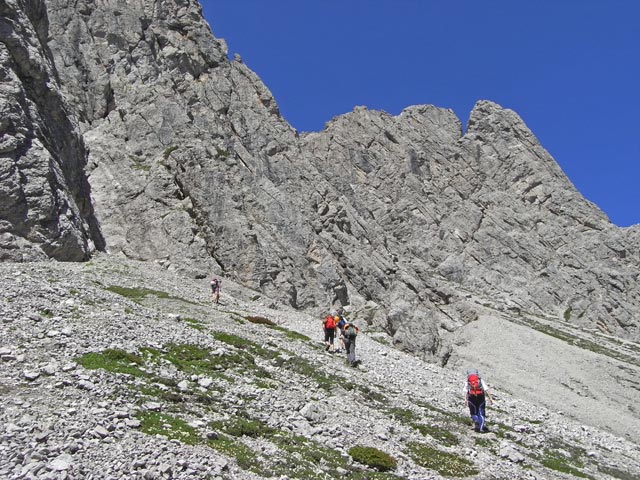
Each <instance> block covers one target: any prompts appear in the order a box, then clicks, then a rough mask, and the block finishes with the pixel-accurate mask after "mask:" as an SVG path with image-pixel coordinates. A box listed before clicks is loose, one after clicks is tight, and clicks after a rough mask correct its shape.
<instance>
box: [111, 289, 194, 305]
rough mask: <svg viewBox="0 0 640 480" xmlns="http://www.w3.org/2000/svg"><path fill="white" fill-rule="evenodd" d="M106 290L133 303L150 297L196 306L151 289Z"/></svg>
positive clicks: (182, 299)
mask: <svg viewBox="0 0 640 480" xmlns="http://www.w3.org/2000/svg"><path fill="white" fill-rule="evenodd" d="M107 290H109V291H110V292H113V293H117V294H118V295H122V296H123V297H125V298H128V299H130V300H133V301H134V302H140V301H141V300H143V299H144V298H145V297H147V296H149V295H152V296H155V297H158V298H163V299H169V300H179V301H181V302H185V303H190V304H193V305H197V303H195V302H191V301H189V300H185V299H184V298H179V297H173V296H171V295H169V294H168V293H166V292H161V291H159V290H153V289H151V288H138V287H136V288H129V287H120V286H117V285H111V286H109V287H107Z"/></svg>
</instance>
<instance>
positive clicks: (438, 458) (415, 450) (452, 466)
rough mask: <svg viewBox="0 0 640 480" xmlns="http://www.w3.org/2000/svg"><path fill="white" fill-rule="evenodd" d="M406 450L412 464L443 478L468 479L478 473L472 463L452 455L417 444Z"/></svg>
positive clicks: (412, 444)
mask: <svg viewBox="0 0 640 480" xmlns="http://www.w3.org/2000/svg"><path fill="white" fill-rule="evenodd" d="M408 448H409V455H410V456H411V458H413V461H414V462H416V463H417V464H418V465H421V466H423V467H425V468H428V469H429V470H434V471H436V472H438V473H439V474H440V475H443V476H445V477H469V476H472V475H477V474H478V473H479V472H478V470H477V469H476V468H475V467H474V465H473V463H471V462H470V461H469V460H467V459H466V458H463V457H460V456H458V455H456V454H454V453H448V452H443V451H442V450H438V449H435V448H432V447H430V446H428V445H425V444H423V443H417V442H412V443H410V444H409V446H408Z"/></svg>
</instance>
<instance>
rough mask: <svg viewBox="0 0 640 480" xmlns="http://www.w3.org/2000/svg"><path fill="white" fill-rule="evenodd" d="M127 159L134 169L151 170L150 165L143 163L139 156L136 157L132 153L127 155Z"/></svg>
mask: <svg viewBox="0 0 640 480" xmlns="http://www.w3.org/2000/svg"><path fill="white" fill-rule="evenodd" d="M129 159H130V160H131V162H132V163H133V165H132V167H131V168H133V169H134V170H143V171H145V172H148V171H149V170H151V166H149V165H145V163H144V160H142V159H141V158H138V157H136V156H134V155H129Z"/></svg>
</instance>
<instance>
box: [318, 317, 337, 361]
mask: <svg viewBox="0 0 640 480" xmlns="http://www.w3.org/2000/svg"><path fill="white" fill-rule="evenodd" d="M335 317H337V313H335V312H331V314H330V315H327V316H326V317H324V319H323V320H322V328H323V330H324V345H325V348H324V349H325V350H326V351H328V352H329V353H333V352H334V351H335V349H334V346H333V341H334V339H335V336H336V321H335Z"/></svg>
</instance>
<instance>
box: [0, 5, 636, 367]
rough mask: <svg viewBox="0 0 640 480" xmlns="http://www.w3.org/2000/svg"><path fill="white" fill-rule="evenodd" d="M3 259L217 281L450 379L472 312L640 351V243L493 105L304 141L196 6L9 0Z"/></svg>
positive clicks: (418, 109) (351, 124)
mask: <svg viewBox="0 0 640 480" xmlns="http://www.w3.org/2000/svg"><path fill="white" fill-rule="evenodd" d="M0 5H1V7H0V8H2V12H3V15H2V55H3V61H2V68H3V92H2V96H1V97H0V98H2V105H3V109H4V111H6V112H8V113H9V114H8V115H5V116H3V120H2V122H3V124H2V132H1V133H2V142H3V143H2V145H3V147H2V152H1V154H2V156H1V158H2V159H3V160H2V165H3V175H2V177H1V178H2V180H1V187H0V188H1V190H0V191H1V192H2V196H3V201H2V207H0V208H2V210H1V212H2V213H1V215H0V219H1V222H2V223H1V224H2V232H3V233H2V243H1V244H0V246H1V247H2V249H1V252H2V255H3V257H4V258H7V259H12V260H21V259H26V260H28V259H32V258H42V257H43V256H48V257H52V258H56V259H60V260H81V259H86V258H87V257H88V256H89V254H90V253H91V251H92V250H93V249H94V248H95V247H97V248H98V249H103V250H107V251H109V252H111V253H113V254H115V253H119V252H121V253H122V254H124V255H125V256H127V257H129V258H132V259H137V260H152V261H158V262H160V263H162V264H163V265H164V266H165V267H166V268H167V269H170V270H172V271H177V270H183V271H188V272H190V273H191V274H192V275H195V276H198V277H202V276H204V275H207V274H208V272H210V271H211V270H214V271H216V272H217V273H221V274H224V275H225V276H226V277H228V278H232V279H235V280H237V281H239V282H241V283H242V284H244V285H245V286H247V287H249V288H253V289H255V290H257V291H259V292H260V293H262V294H264V295H266V296H268V297H270V298H272V299H274V301H275V302H277V303H285V304H288V305H290V306H293V307H295V308H298V309H306V310H309V311H314V312H323V311H326V310H327V309H328V308H329V307H330V306H342V307H346V308H348V309H349V310H351V312H352V313H353V315H354V317H355V318H358V319H359V320H361V321H363V322H366V323H368V324H370V325H372V326H375V327H377V328H381V329H383V330H384V331H386V332H387V333H388V334H389V335H391V336H392V337H393V341H394V343H396V344H397V345H400V346H402V347H404V348H406V349H408V350H411V351H414V352H416V353H418V354H420V355H422V356H424V357H425V358H435V359H439V360H440V361H441V362H442V363H446V362H447V361H448V360H449V359H450V358H451V356H452V355H454V357H455V354H456V352H455V346H456V345H457V344H458V343H459V341H460V339H461V338H462V337H461V332H462V330H463V329H464V326H465V325H467V324H468V323H469V322H472V321H474V320H476V319H478V318H479V316H480V315H481V313H482V312H481V309H480V308H479V305H480V306H485V307H486V306H490V307H492V308H495V309H498V310H501V311H503V312H510V313H511V314H513V315H514V316H518V317H519V318H527V315H529V314H535V315H542V316H545V317H549V318H554V319H556V321H557V323H558V324H566V325H567V328H572V329H575V331H581V330H582V329H587V330H591V331H595V330H597V331H598V332H601V333H603V334H605V335H608V334H613V335H615V336H617V337H620V338H624V339H628V340H633V341H638V339H639V335H640V332H639V329H638V320H637V312H638V309H639V308H640V293H639V291H638V289H637V281H638V276H639V273H640V248H639V245H640V231H639V228H640V227H638V226H636V227H632V228H628V229H621V228H617V227H616V226H614V225H612V224H611V223H610V222H609V221H608V219H607V218H606V216H605V215H604V214H603V213H602V212H601V211H599V210H598V209H597V207H596V206H594V205H593V204H591V203H589V202H588V201H586V200H585V199H584V198H583V197H582V196H581V195H580V194H579V192H577V191H576V190H575V188H574V187H573V186H572V184H571V183H570V182H569V180H568V179H567V178H566V177H565V175H564V174H563V173H562V171H561V170H560V168H559V167H558V165H557V164H556V162H555V161H554V160H553V159H552V158H551V157H550V156H549V154H548V153H547V152H546V151H545V150H544V149H543V148H542V146H541V145H540V144H539V142H538V141H537V140H536V138H535V136H534V135H533V134H532V133H531V132H530V131H529V130H528V128H527V127H526V126H525V125H524V123H523V122H522V120H521V119H520V118H519V117H518V116H517V114H515V113H514V112H512V111H510V110H506V109H503V108H501V107H500V106H498V105H496V104H494V103H491V102H487V101H481V102H478V104H477V105H476V106H475V107H474V109H473V112H472V113H471V117H470V120H469V124H468V125H467V127H466V131H463V129H462V126H461V125H460V122H459V120H458V119H457V118H456V117H455V115H454V114H453V113H452V112H451V111H449V110H445V109H441V108H436V107H433V106H415V107H410V108H407V109H406V110H405V111H403V112H402V113H401V114H400V115H398V116H391V115H388V114H386V113H384V112H377V111H370V110H367V109H366V108H363V107H358V108H356V109H355V110H354V111H353V112H351V113H348V114H346V115H343V116H340V117H337V118H335V119H333V120H332V121H330V122H329V123H328V124H327V126H326V128H325V130H323V131H322V132H317V133H307V134H298V132H296V131H295V130H294V129H293V128H292V127H291V126H290V125H289V124H287V122H286V121H285V120H284V119H283V118H282V117H281V116H280V114H279V112H278V107H277V105H276V103H275V101H274V98H273V97H272V95H271V94H270V92H269V91H268V89H267V88H266V87H265V86H264V85H263V84H262V82H261V81H260V79H259V78H258V77H257V76H256V75H255V74H254V73H253V72H252V71H251V70H249V68H247V67H246V66H245V65H244V64H243V63H242V61H241V59H240V58H235V59H234V60H229V59H228V58H227V49H226V46H225V44H224V41H222V40H220V39H216V38H215V37H214V36H213V35H212V34H211V31H210V29H209V26H208V24H207V23H206V22H205V21H204V20H203V18H202V15H201V10H200V5H199V3H198V2H197V1H195V0H175V1H170V0H163V1H160V2H156V1H153V2H152V1H150V0H148V1H142V0H138V1H134V2H128V3H126V4H125V3H122V2H119V1H115V0H105V1H101V2H95V1H92V0H74V1H69V0H47V1H42V0H40V1H38V0H4V1H3V2H2V3H1V4H0Z"/></svg>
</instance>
